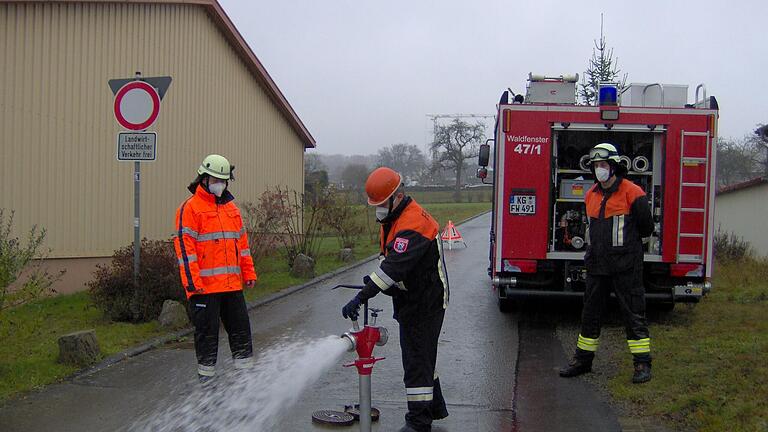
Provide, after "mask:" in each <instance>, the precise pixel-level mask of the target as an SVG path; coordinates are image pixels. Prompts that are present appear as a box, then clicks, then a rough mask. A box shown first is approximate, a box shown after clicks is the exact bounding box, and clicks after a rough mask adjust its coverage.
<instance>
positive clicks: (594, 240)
mask: <svg viewBox="0 0 768 432" xmlns="http://www.w3.org/2000/svg"><path fill="white" fill-rule="evenodd" d="M620 160H621V159H620V156H619V152H618V151H617V150H616V146H614V145H613V144H609V143H601V144H598V145H596V146H595V147H594V148H592V149H591V150H590V151H589V164H590V169H591V171H592V172H593V173H594V175H595V179H596V183H595V185H594V186H593V187H592V188H591V189H590V190H589V191H588V192H587V195H586V196H585V198H584V201H585V204H586V209H587V217H588V218H589V242H588V243H587V250H586V254H585V255H584V265H585V267H586V269H587V280H586V289H585V291H584V308H583V310H582V316H581V332H580V334H579V338H578V341H577V344H576V352H575V354H574V356H573V358H572V359H571V361H570V363H569V364H568V366H566V367H564V368H563V369H561V370H560V376H562V377H573V376H577V375H581V374H583V373H586V372H590V371H591V370H592V360H593V359H594V357H595V352H596V351H597V348H598V345H599V339H600V326H601V320H602V316H603V313H604V311H605V307H606V303H607V299H608V298H609V296H610V294H611V292H613V293H614V294H615V295H616V299H617V300H618V303H619V308H620V309H621V313H622V315H623V316H624V322H625V323H626V333H627V345H628V346H629V351H630V353H632V355H633V359H634V365H635V371H634V375H633V377H632V382H633V383H642V382H646V381H649V380H650V379H651V338H650V335H649V333H648V323H647V321H646V318H645V288H644V286H643V243H642V238H643V237H648V236H650V235H651V233H652V232H653V219H652V218H651V211H650V207H649V205H648V197H647V196H646V195H645V192H644V191H643V190H642V189H641V188H640V187H639V186H637V185H636V184H634V183H632V182H631V181H629V180H626V179H624V175H625V174H626V172H627V170H626V167H625V166H624V165H623V164H622V163H621V162H620Z"/></svg>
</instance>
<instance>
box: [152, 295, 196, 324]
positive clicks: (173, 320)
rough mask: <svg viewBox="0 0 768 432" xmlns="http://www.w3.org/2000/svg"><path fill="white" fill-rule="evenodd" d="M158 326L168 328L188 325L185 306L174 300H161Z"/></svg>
mask: <svg viewBox="0 0 768 432" xmlns="http://www.w3.org/2000/svg"><path fill="white" fill-rule="evenodd" d="M157 320H158V321H160V326H161V327H163V328H168V329H178V328H183V327H187V326H189V315H187V308H186V307H184V305H183V304H181V303H179V302H177V301H175V300H166V301H164V302H163V310H162V311H161V312H160V317H159V318H158V319H157Z"/></svg>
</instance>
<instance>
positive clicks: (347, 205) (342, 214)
mask: <svg viewBox="0 0 768 432" xmlns="http://www.w3.org/2000/svg"><path fill="white" fill-rule="evenodd" d="M327 194H328V195H327V199H328V203H327V204H328V205H327V208H326V209H325V211H324V212H323V221H322V224H323V225H324V226H326V227H327V228H329V229H330V231H331V232H332V233H333V234H334V235H335V236H336V237H337V238H338V239H339V247H342V248H351V247H354V246H355V243H357V239H358V237H359V236H360V234H362V232H363V227H362V226H361V225H360V223H359V222H358V221H357V220H356V219H355V209H354V207H353V206H352V203H351V202H350V200H349V195H348V194H345V193H342V192H339V191H338V190H337V189H336V188H334V187H329V188H328V189H327Z"/></svg>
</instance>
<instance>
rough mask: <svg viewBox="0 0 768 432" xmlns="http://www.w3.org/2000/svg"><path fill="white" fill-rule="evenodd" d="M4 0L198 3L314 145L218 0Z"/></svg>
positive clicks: (8, 0)
mask: <svg viewBox="0 0 768 432" xmlns="http://www.w3.org/2000/svg"><path fill="white" fill-rule="evenodd" d="M0 3H54V4H55V3H107V4H108V3H117V4H121V3H122V4H181V5H194V6H202V7H203V8H204V9H205V10H206V12H208V14H209V15H210V17H211V18H212V19H213V22H215V23H216V25H217V26H218V27H219V30H220V31H221V32H222V34H223V35H224V37H225V38H226V39H227V41H228V42H229V43H230V44H231V45H232V47H233V48H234V49H235V52H236V53H237V54H238V55H239V56H240V57H241V58H242V59H243V61H244V62H245V64H246V66H247V67H248V69H249V71H250V72H251V74H252V75H253V76H254V78H256V81H257V82H258V83H259V84H260V85H261V86H262V88H264V89H265V91H266V92H267V95H268V96H269V97H270V99H272V102H273V103H274V104H275V106H276V107H277V109H278V110H279V111H280V112H281V113H282V114H283V116H285V118H286V119H287V120H288V123H289V124H290V125H291V127H292V128H293V129H294V131H295V132H296V134H297V135H298V136H299V138H300V139H301V141H302V142H303V143H304V148H314V147H315V145H316V143H315V138H314V137H312V134H310V133H309V130H308V129H307V127H306V126H304V123H303V122H302V121H301V119H300V118H299V116H298V114H296V111H294V110H293V107H291V104H290V103H288V100H287V99H286V98H285V95H283V93H282V92H281V91H280V89H279V88H278V87H277V84H275V81H274V80H272V77H271V76H269V73H268V72H267V69H266V68H264V65H262V64H261V62H260V61H259V59H258V58H257V57H256V55H255V54H254V53H253V51H252V50H251V48H250V47H249V46H248V43H247V42H246V41H245V39H243V36H242V35H241V34H240V32H239V31H238V30H237V28H236V27H235V25H234V24H233V23H232V20H230V19H229V16H227V13H226V12H224V9H223V8H222V7H221V5H220V4H219V2H218V1H217V0H0Z"/></svg>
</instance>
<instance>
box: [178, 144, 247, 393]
mask: <svg viewBox="0 0 768 432" xmlns="http://www.w3.org/2000/svg"><path fill="white" fill-rule="evenodd" d="M234 169H235V167H234V166H233V165H232V164H230V163H229V161H228V160H227V159H226V158H225V157H224V156H220V155H216V154H212V155H208V156H206V157H205V159H203V162H202V163H201V164H200V167H199V168H198V169H197V178H195V180H194V181H193V182H192V183H191V184H190V185H189V188H188V189H189V191H190V192H191V193H192V196H191V197H189V198H188V199H187V200H185V201H184V202H183V203H182V204H181V205H180V206H179V208H178V210H176V217H175V222H176V239H175V240H174V247H175V248H176V255H177V257H178V259H179V271H180V274H181V283H182V285H183V286H184V291H185V292H186V294H187V298H188V299H189V315H190V317H191V318H192V324H193V325H194V326H195V353H196V355H197V374H198V377H199V379H200V381H201V382H206V381H208V380H210V379H211V378H212V377H213V376H214V374H215V371H216V357H217V352H218V343H219V321H222V322H223V323H224V328H225V329H226V331H227V333H228V334H229V347H230V350H231V352H232V358H233V360H234V364H235V368H243V367H248V366H249V365H250V364H251V363H252V358H253V345H252V341H251V324H250V320H249V318H248V309H247V308H246V304H245V298H244V297H243V285H245V286H247V287H252V286H253V285H254V283H255V282H256V279H257V275H256V270H255V269H254V268H253V260H252V259H251V252H250V248H249V246H248V235H247V233H246V232H245V229H244V228H243V220H242V218H241V217H240V211H239V210H238V208H237V206H235V203H234V199H235V197H234V196H232V194H231V193H230V192H229V190H227V187H228V184H229V180H232V179H233V176H232V171H233V170H234Z"/></svg>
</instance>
